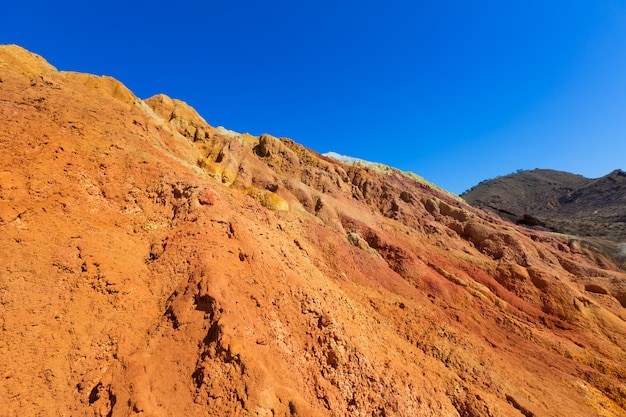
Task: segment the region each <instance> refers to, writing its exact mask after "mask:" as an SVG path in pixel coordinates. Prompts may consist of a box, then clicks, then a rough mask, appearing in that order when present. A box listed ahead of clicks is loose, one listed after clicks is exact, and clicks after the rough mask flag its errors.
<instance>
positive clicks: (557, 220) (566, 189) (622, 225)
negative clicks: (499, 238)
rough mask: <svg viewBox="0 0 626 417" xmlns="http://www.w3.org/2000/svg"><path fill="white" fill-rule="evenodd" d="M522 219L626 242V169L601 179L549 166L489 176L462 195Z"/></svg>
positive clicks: (557, 228) (488, 207) (540, 226)
mask: <svg viewBox="0 0 626 417" xmlns="http://www.w3.org/2000/svg"><path fill="white" fill-rule="evenodd" d="M461 197H463V198H464V199H465V200H466V201H467V202H468V203H470V204H472V205H474V206H477V207H480V208H483V209H488V210H491V211H494V212H496V213H498V214H499V215H500V216H502V217H504V218H507V219H508V220H511V221H513V222H515V223H518V224H526V225H528V226H531V227H536V228H547V229H551V230H554V231H558V232H562V233H568V234H574V235H579V236H587V237H598V238H603V239H609V240H614V241H617V242H626V172H624V171H621V170H619V169H618V170H615V171H613V172H611V173H610V174H608V175H606V176H604V177H602V178H597V179H591V178H585V177H583V176H581V175H576V174H570V173H568V172H562V171H554V170H549V169H535V170H532V171H519V172H517V173H514V174H510V175H505V176H503V177H498V178H495V179H492V180H487V181H483V182H481V183H480V184H478V185H477V186H475V187H473V188H471V189H470V190H468V191H466V192H465V193H463V194H462V195H461Z"/></svg>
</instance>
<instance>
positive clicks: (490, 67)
mask: <svg viewBox="0 0 626 417" xmlns="http://www.w3.org/2000/svg"><path fill="white" fill-rule="evenodd" d="M0 43H3V44H6V43H16V44H18V45H21V46H23V47H25V48H27V49H29V50H31V51H33V52H36V53H38V54H40V55H43V56H44V57H45V58H46V59H47V60H48V61H49V62H50V63H51V64H53V65H54V66H56V67H57V68H58V69H61V70H75V71H81V72H90V73H94V74H106V75H111V76H113V77H115V78H117V79H119V80H120V81H122V82H123V83H124V84H126V85H127V86H128V87H129V88H130V89H131V90H132V91H133V92H135V94H137V95H138V96H139V97H140V98H147V97H150V96H152V95H154V94H157V93H165V94H167V95H169V96H171V97H174V98H178V99H181V100H184V101H186V102H188V103H189V104H191V105H192V106H194V107H195V108H196V109H197V110H198V112H199V113H200V114H201V115H202V116H203V117H204V118H205V119H206V120H207V121H208V122H209V123H210V124H212V125H214V126H219V125H223V126H225V127H227V128H229V129H232V130H236V131H239V132H249V133H252V134H256V135H258V134H261V133H270V134H272V135H275V136H284V137H290V138H292V139H294V140H295V141H297V142H299V143H301V144H303V145H304V146H307V147H309V148H312V149H314V150H316V151H319V152H322V153H323V152H327V151H331V150H332V151H335V152H338V153H341V154H345V155H350V156H354V157H358V158H362V159H367V160H371V161H376V162H382V163H385V164H388V165H391V166H395V167H397V168H400V169H403V170H409V171H413V172H415V173H417V174H419V175H422V176H423V177H425V178H427V179H428V180H430V181H432V182H434V183H436V184H437V185H439V186H441V187H443V188H446V189H448V190H450V191H453V192H456V193H460V192H462V191H464V190H465V189H467V188H469V187H471V186H472V185H475V184H476V183H478V182H479V181H481V180H484V179H486V178H491V177H494V176H497V175H504V174H508V173H510V172H513V171H515V170H517V169H533V168H552V169H559V170H565V171H570V172H573V173H577V174H582V175H584V176H587V177H592V178H595V177H600V176H603V175H605V174H607V173H609V172H610V171H612V170H613V169H617V168H620V169H626V164H625V163H624V161H625V160H626V2H624V1H605V0H588V1H578V0H569V1H561V0H555V1H546V0H542V1H535V0H527V1H502V0H491V1H480V0H477V1H474V2H469V1H393V0H387V1H373V0H360V1H352V0H349V1H339V0H337V1H326V0H316V1H309V0H300V1H293V0H291V1H278V0H266V1H236V0H219V1H167V2H166V1H160V0H155V1H132V0H127V1H124V2H120V1H108V2H92V1H80V2H79V1H75V2H74V1H54V2H53V1H27V0H24V1H5V2H3V4H2V5H1V6H0ZM0 94H1V90H0Z"/></svg>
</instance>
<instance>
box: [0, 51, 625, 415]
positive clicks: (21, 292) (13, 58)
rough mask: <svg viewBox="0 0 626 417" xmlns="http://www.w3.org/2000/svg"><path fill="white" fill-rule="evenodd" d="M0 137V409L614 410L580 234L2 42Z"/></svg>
mask: <svg viewBox="0 0 626 417" xmlns="http://www.w3.org/2000/svg"><path fill="white" fill-rule="evenodd" d="M213 99H218V98H213ZM0 126H1V128H0V149H1V152H0V332H1V333H0V335H1V337H0V410H2V414H3V415H8V416H24V415H41V416H48V415H50V416H64V415H65V416H112V417H118V416H181V415H185V416H229V415H237V416H271V415H273V416H344V415H351V416H463V417H478V416H527V417H528V416H564V415H567V416H581V417H582V416H585V417H586V416H626V388H624V387H625V385H624V383H625V382H626V363H625V362H624V358H625V357H626V351H625V347H626V322H625V319H626V311H625V307H626V284H625V283H626V275H625V274H623V273H620V272H619V271H617V268H616V267H615V265H614V264H612V263H611V261H610V260H609V259H608V258H606V257H603V256H602V255H601V254H599V253H595V252H591V251H588V250H586V249H585V247H584V246H581V245H580V244H579V243H578V242H577V241H575V240H568V239H567V238H565V237H563V236H560V235H552V234H549V233H546V232H541V231H531V230H528V229H525V228H517V227H513V226H511V225H510V224H507V223H504V222H502V221H501V220H499V219H497V218H495V217H493V216H492V215H490V214H488V213H486V212H483V211H480V210H477V209H474V208H472V207H470V206H468V205H466V204H465V203H463V202H462V201H460V200H457V199H454V198H453V197H451V196H450V195H449V194H448V193H446V192H443V191H442V190H439V189H437V188H436V187H433V186H430V185H429V184H427V183H425V182H422V181H421V180H420V179H419V178H418V177H416V176H414V175H408V174H403V173H401V172H399V171H397V170H394V169H392V168H382V167H381V168H379V169H373V168H368V167H363V166H358V165H355V166H350V165H345V164H343V163H340V162H338V161H335V160H332V159H329V158H326V157H323V156H321V155H319V154H317V153H315V152H313V151H310V150H308V149H305V148H303V147H302V146H300V145H298V144H297V143H294V142H293V141H291V140H289V139H277V138H274V137H272V136H269V135H262V136H260V137H255V136H251V135H246V134H243V135H239V134H237V133H235V132H231V131H227V130H225V129H215V128H213V127H211V126H209V125H208V124H207V123H206V122H205V121H204V120H203V119H202V118H201V117H200V116H199V115H198V114H197V113H196V112H195V111H194V110H193V109H191V108H190V107H189V106H187V105H186V104H185V103H183V102H181V101H178V100H172V99H170V98H168V97H165V96H156V97H152V98H150V99H147V100H145V101H143V100H140V99H138V98H137V97H135V96H134V95H133V94H132V93H131V92H130V91H128V89H126V88H125V87H124V86H123V85H121V84H120V83H119V82H117V81H116V80H113V79H111V78H107V77H97V76H92V75H85V74H76V73H68V72H58V71H56V69H55V68H53V67H52V66H50V65H49V64H47V63H46V62H45V61H44V60H43V59H42V58H41V57H38V56H36V55H33V54H31V53H29V52H27V51H25V50H23V49H21V48H19V47H16V46H3V47H0Z"/></svg>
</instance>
